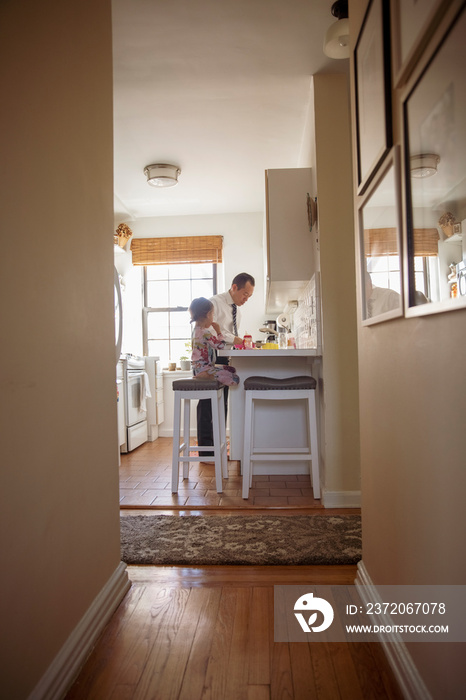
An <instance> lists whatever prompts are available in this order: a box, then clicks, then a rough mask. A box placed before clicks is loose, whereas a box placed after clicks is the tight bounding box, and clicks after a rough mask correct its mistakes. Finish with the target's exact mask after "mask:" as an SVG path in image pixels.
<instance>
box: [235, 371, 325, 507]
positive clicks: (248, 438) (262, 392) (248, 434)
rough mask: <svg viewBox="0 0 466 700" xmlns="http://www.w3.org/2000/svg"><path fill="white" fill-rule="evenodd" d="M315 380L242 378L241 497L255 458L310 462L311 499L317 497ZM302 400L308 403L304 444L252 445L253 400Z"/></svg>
mask: <svg viewBox="0 0 466 700" xmlns="http://www.w3.org/2000/svg"><path fill="white" fill-rule="evenodd" d="M315 389H316V380H315V379H314V377H307V376H299V377H287V378H286V379H275V378H274V377H248V378H247V379H245V381H244V390H245V392H246V393H245V397H246V403H245V412H244V444H243V462H242V466H243V498H248V497H249V489H250V488H251V484H252V475H253V463H254V462H257V461H263V462H264V461H267V462H268V461H280V462H282V461H284V460H287V461H288V460H290V461H303V460H304V461H307V460H309V461H310V462H311V463H312V468H311V470H310V472H311V480H312V489H313V491H314V498H320V476H319V443H318V439H317V413H316V396H315V393H316V392H315ZM286 399H288V400H289V399H303V400H304V401H306V404H307V427H308V434H307V447H278V448H277V447H273V448H265V447H260V448H259V447H256V446H255V445H254V402H255V401H260V400H266V401H284V400H286Z"/></svg>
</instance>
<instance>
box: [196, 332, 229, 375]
mask: <svg viewBox="0 0 466 700" xmlns="http://www.w3.org/2000/svg"><path fill="white" fill-rule="evenodd" d="M192 347H193V353H192V355H191V361H192V367H193V373H194V376H195V375H196V374H200V373H201V372H205V371H206V370H207V369H209V368H211V367H213V366H214V364H215V351H216V350H221V349H222V348H224V347H225V340H224V338H223V335H222V334H221V333H219V334H218V335H214V334H213V333H212V332H211V331H210V330H209V329H208V328H200V327H199V326H195V327H194V332H193V340H192Z"/></svg>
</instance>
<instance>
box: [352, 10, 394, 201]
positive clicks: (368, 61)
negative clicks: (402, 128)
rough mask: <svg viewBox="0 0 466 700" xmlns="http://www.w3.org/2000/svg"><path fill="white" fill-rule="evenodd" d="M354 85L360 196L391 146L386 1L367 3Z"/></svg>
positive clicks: (355, 53) (356, 56)
mask: <svg viewBox="0 0 466 700" xmlns="http://www.w3.org/2000/svg"><path fill="white" fill-rule="evenodd" d="M354 84H355V95H356V100H355V103H356V140H357V174H358V182H357V192H358V195H361V194H363V193H364V191H365V190H366V188H367V186H368V184H369V182H370V181H371V179H372V178H373V177H374V175H375V173H376V172H377V168H378V167H379V166H380V164H381V163H382V161H383V159H384V157H385V156H386V154H387V153H388V151H389V150H390V148H391V146H392V144H393V128H392V114H391V60H390V10H389V4H388V0H370V2H369V5H368V7H367V10H366V14H365V16H364V19H363V23H362V26H361V30H360V32H359V36H358V39H357V42H356V46H355V49H354Z"/></svg>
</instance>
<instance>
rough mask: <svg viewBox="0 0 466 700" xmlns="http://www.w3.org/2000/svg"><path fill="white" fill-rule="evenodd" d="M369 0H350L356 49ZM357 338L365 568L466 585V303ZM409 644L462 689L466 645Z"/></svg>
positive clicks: (438, 684)
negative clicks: (465, 356) (465, 536)
mask: <svg viewBox="0 0 466 700" xmlns="http://www.w3.org/2000/svg"><path fill="white" fill-rule="evenodd" d="M367 5H368V2H366V0H350V5H349V13H350V32H351V42H352V46H353V47H354V45H355V42H356V38H357V34H358V32H359V27H360V26H361V23H362V20H363V16H364V12H365V9H366V6H367ZM393 95H394V118H395V142H396V143H400V142H401V133H400V129H399V125H398V124H397V122H396V117H397V115H398V114H399V111H398V109H399V105H398V102H397V100H399V94H398V95H397V94H396V93H395V92H394V93H393ZM353 152H354V151H353ZM355 181H356V178H355ZM358 343H359V378H360V387H359V392H360V424H361V474H362V512H363V563H364V565H365V568H366V569H367V571H368V573H369V575H370V578H371V579H372V582H373V583H374V584H376V585H383V584H400V585H401V584H403V585H409V584H413V585H414V584H425V585H427V584H465V582H466V559H465V557H464V556H463V554H462V552H463V550H464V533H465V532H466V510H465V508H464V494H465V493H466V470H465V468H464V467H465V463H466V460H465V453H464V446H465V442H464V417H465V415H466V394H465V390H464V387H465V370H466V365H465V362H464V348H465V347H466V310H465V309H459V310H457V311H454V312H447V313H442V314H435V315H430V316H424V317H417V318H399V319H396V320H392V321H388V322H385V323H379V324H377V325H374V326H368V327H361V326H360V327H359V338H358ZM408 648H409V653H410V654H411V656H412V659H413V660H414V662H415V664H416V666H417V668H418V671H419V673H420V675H421V677H422V679H423V681H424V683H425V684H426V685H427V687H428V689H429V691H430V692H431V693H432V696H433V697H434V698H447V697H448V698H449V699H453V698H459V697H462V696H463V693H464V683H465V681H466V677H465V669H464V659H462V658H461V656H463V657H464V650H462V649H461V645H455V644H439V643H437V644H432V643H431V644H417V645H414V644H410V645H408Z"/></svg>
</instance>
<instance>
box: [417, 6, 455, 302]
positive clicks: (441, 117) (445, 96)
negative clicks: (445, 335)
mask: <svg viewBox="0 0 466 700" xmlns="http://www.w3.org/2000/svg"><path fill="white" fill-rule="evenodd" d="M465 34H466V10H465V3H462V7H461V10H460V11H457V13H456V15H455V16H454V17H453V18H452V19H451V20H450V25H449V27H448V29H447V31H446V32H445V33H444V36H443V38H442V40H441V41H440V42H438V43H437V46H436V48H435V49H433V50H432V52H431V55H430V58H429V60H428V62H427V63H426V64H425V67H424V69H423V70H422V72H421V74H420V75H419V76H418V77H417V79H416V81H415V83H414V85H413V86H412V87H411V88H410V91H409V93H408V95H407V97H406V99H405V100H404V102H403V123H404V143H405V154H404V166H405V182H406V210H407V211H406V241H407V256H408V257H407V263H408V264H407V282H408V283H407V311H406V314H407V315H420V314H427V313H437V312H441V311H451V310H453V309H456V308H461V307H464V306H466V80H465V78H464V70H465V68H464V66H465V65H466V42H465V41H464V36H465Z"/></svg>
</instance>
